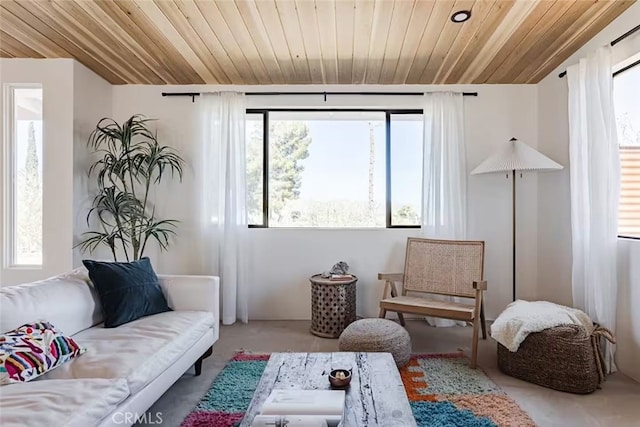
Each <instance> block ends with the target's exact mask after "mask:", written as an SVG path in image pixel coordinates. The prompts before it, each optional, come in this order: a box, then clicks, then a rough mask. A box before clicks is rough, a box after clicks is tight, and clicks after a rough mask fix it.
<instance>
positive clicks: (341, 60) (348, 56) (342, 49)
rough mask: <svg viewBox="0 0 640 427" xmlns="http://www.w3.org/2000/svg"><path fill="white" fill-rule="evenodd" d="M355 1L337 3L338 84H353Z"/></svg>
mask: <svg viewBox="0 0 640 427" xmlns="http://www.w3.org/2000/svg"><path fill="white" fill-rule="evenodd" d="M355 15H356V11H355V1H354V0H344V1H339V2H337V3H336V40H337V41H338V43H337V49H338V51H337V52H336V56H337V58H338V82H339V83H341V84H351V82H352V78H353V77H352V76H353V42H354V34H355V32H354V25H353V24H354V19H355Z"/></svg>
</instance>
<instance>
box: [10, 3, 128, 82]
mask: <svg viewBox="0 0 640 427" xmlns="http://www.w3.org/2000/svg"><path fill="white" fill-rule="evenodd" d="M2 5H3V7H4V8H6V9H7V10H10V11H11V13H13V14H14V15H16V16H18V17H19V18H20V19H22V20H23V21H24V22H26V23H28V24H29V26H30V27H31V28H32V29H33V30H35V31H37V32H38V33H40V34H42V35H43V36H44V37H46V38H48V39H49V40H51V41H53V42H54V43H55V44H56V45H58V46H60V48H61V49H62V50H63V51H64V52H65V53H66V55H68V56H69V57H73V58H76V59H77V60H78V61H79V62H81V63H82V64H84V65H85V66H86V67H88V68H89V69H91V70H93V71H94V72H95V73H96V74H98V75H100V76H103V78H104V79H105V80H107V81H108V82H109V83H112V84H122V83H124V80H123V79H122V78H120V77H119V76H118V75H117V73H115V72H113V71H112V70H111V69H110V68H109V67H108V66H107V65H108V64H105V63H104V62H101V61H99V60H98V59H97V58H96V57H95V54H94V55H92V54H91V53H90V51H89V50H88V49H84V48H83V47H81V46H79V45H77V44H75V43H74V42H73V41H71V40H69V39H68V38H66V37H65V36H64V35H63V34H60V32H59V31H57V30H56V28H54V27H56V25H55V24H54V23H53V21H52V20H50V19H47V20H46V21H47V23H45V22H43V21H42V20H40V19H39V18H38V17H37V16H35V15H34V14H33V13H32V12H30V11H29V10H34V9H33V8H31V7H30V6H31V4H30V3H28V2H17V1H4V2H3V3H2ZM52 24H53V27H52V26H51V25H52Z"/></svg>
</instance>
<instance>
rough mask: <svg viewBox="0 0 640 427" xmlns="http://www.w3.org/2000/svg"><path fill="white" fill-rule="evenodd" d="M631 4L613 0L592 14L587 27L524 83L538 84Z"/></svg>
mask: <svg viewBox="0 0 640 427" xmlns="http://www.w3.org/2000/svg"><path fill="white" fill-rule="evenodd" d="M633 3H635V0H615V1H612V2H607V3H606V7H605V8H604V9H603V10H601V11H600V13H596V14H594V15H595V16H593V19H592V20H591V21H590V22H589V25H588V26H586V27H583V29H582V30H581V31H580V32H577V33H576V34H575V35H574V37H572V38H571V40H569V41H568V42H567V43H565V44H564V45H563V46H562V48H561V49H560V50H558V51H557V52H556V53H555V54H554V55H552V56H551V57H550V58H548V59H547V60H546V61H545V62H544V64H543V65H542V66H541V67H540V68H539V70H538V71H537V72H536V73H535V74H534V75H533V76H532V77H531V78H529V79H527V81H526V83H538V82H539V81H540V80H542V79H543V78H544V77H545V76H547V75H548V74H549V73H550V72H552V71H553V70H555V69H556V68H557V67H558V66H559V65H560V64H562V63H563V62H564V61H565V60H566V59H567V58H569V57H570V56H571V55H573V54H574V53H575V52H576V51H577V50H578V49H579V48H580V47H581V46H583V45H584V44H585V43H586V42H587V41H589V40H590V39H591V38H593V36H595V35H596V34H598V33H599V32H600V31H602V30H603V29H604V27H606V26H607V25H609V24H610V23H611V21H613V20H614V19H615V18H617V17H618V16H620V14H621V13H622V12H624V11H625V10H627V9H628V8H629V7H630V6H631V5H632V4H633Z"/></svg>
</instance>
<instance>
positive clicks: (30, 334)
mask: <svg viewBox="0 0 640 427" xmlns="http://www.w3.org/2000/svg"><path fill="white" fill-rule="evenodd" d="M82 352H84V349H82V348H80V346H79V345H78V344H77V343H76V342H75V340H74V339H73V338H71V337H66V336H64V335H62V334H61V333H60V331H57V330H56V329H55V327H54V326H53V325H52V324H50V323H48V322H35V323H27V324H25V325H22V326H20V327H19V328H16V329H14V330H13V331H9V332H6V333H4V334H3V335H0V384H9V383H17V382H27V381H31V380H32V379H34V378H37V377H39V376H40V375H42V374H44V373H46V372H48V371H50V370H52V369H54V368H55V367H57V366H60V365H62V364H63V363H66V362H68V361H69V360H71V359H73V358H74V357H76V356H79V355H80V354H82Z"/></svg>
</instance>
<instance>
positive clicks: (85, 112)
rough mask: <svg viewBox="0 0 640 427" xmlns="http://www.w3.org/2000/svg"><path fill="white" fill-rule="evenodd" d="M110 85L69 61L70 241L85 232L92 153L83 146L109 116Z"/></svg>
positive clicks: (76, 259)
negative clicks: (70, 102) (98, 125)
mask: <svg viewBox="0 0 640 427" xmlns="http://www.w3.org/2000/svg"><path fill="white" fill-rule="evenodd" d="M112 87H113V86H111V84H110V83H109V82H107V81H106V80H104V79H103V78H102V77H100V76H98V75H97V74H95V73H94V72H93V71H91V70H89V69H88V68H86V67H85V66H84V65H82V64H80V63H79V62H76V61H74V62H73V241H74V243H77V242H78V241H80V240H81V239H82V233H83V232H85V231H87V230H88V229H89V227H87V212H88V210H89V208H90V205H91V201H92V200H93V195H94V194H95V193H94V189H95V184H94V182H95V179H90V178H89V177H88V176H87V171H88V169H89V166H90V165H91V163H92V156H91V155H90V151H89V150H88V149H87V140H88V138H89V135H90V134H91V132H92V131H93V130H94V129H95V127H96V124H97V123H98V121H99V120H100V119H102V118H104V117H111V106H112V102H113V99H112V96H111V95H112ZM88 257H90V255H89V254H83V253H82V252H81V251H80V248H75V249H74V251H73V265H74V266H79V265H81V263H82V259H83V258H88Z"/></svg>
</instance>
